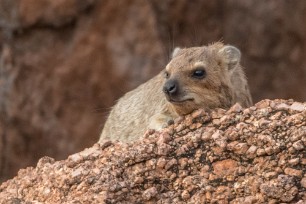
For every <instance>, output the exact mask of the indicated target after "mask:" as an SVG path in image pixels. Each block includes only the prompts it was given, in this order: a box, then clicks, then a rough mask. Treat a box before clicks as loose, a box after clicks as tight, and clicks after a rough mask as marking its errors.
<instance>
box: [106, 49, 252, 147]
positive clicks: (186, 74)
mask: <svg viewBox="0 0 306 204" xmlns="http://www.w3.org/2000/svg"><path fill="white" fill-rule="evenodd" d="M198 67H202V68H203V67H204V68H205V71H206V77H205V78H203V79H195V78H192V77H191V75H192V73H193V72H194V70H195V69H197V68H198ZM166 73H167V74H166ZM165 75H166V76H167V77H165ZM170 79H171V80H176V81H177V82H178V85H179V93H178V94H177V96H175V98H174V99H175V100H176V101H179V102H178V103H174V102H173V103H172V102H169V101H168V100H167V98H166V97H165V94H164V93H163V91H162V88H163V86H164V84H165V82H166V81H167V80H170ZM236 102H238V103H240V104H241V105H242V106H243V107H248V106H250V105H252V99H251V96H250V92H249V88H248V84H247V80H246V77H245V74H244V71H243V69H242V67H241V66H240V52H239V50H238V49H237V48H235V47H232V46H224V45H223V44H222V43H215V44H212V45H209V46H203V47H192V48H186V49H180V50H178V51H177V50H176V51H175V54H174V56H173V59H172V60H171V61H170V62H169V64H168V65H167V66H166V68H165V70H163V71H162V72H161V73H159V74H158V75H157V76H155V77H154V78H152V79H151V80H149V81H148V82H146V83H144V84H142V85H140V86H139V87H137V88H136V89H134V90H132V91H130V92H128V93H127V94H125V95H124V96H123V97H122V98H121V99H120V100H119V101H118V103H117V104H116V105H115V106H114V107H113V109H112V111H111V113H110V115H109V117H108V119H107V121H106V123H105V125H104V129H103V131H102V134H101V136H100V142H101V141H103V140H105V139H110V140H120V141H123V142H129V141H133V140H136V139H138V138H140V137H141V136H142V135H143V134H144V132H145V130H146V129H148V128H153V129H161V128H162V127H163V126H165V125H166V124H167V122H168V121H169V120H171V119H175V118H176V117H178V116H180V115H185V114H188V113H190V112H192V111H193V110H195V109H198V108H204V109H214V108H217V107H220V108H229V107H230V106H232V105H233V104H235V103H236Z"/></svg>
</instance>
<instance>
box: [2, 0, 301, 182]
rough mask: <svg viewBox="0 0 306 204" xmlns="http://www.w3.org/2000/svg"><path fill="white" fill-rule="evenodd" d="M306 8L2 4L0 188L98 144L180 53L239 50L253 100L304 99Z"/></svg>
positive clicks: (296, 1) (95, 0) (232, 2)
mask: <svg viewBox="0 0 306 204" xmlns="http://www.w3.org/2000/svg"><path fill="white" fill-rule="evenodd" d="M305 10H306V1H300V0H290V1H286V0H270V1H268V2H267V1H264V0H258V1H245V0H216V1H203V0H193V1H192V2H191V1H190V0H180V1H177V0H163V1H161V0H150V1H142V0H121V1H119V2H118V1H114V0H103V1H102V0H0V181H2V180H6V179H8V178H12V177H13V176H14V175H16V173H17V170H18V169H20V168H21V167H26V166H29V165H34V164H35V163H37V160H38V159H39V158H40V157H42V156H45V155H48V156H51V157H54V158H56V160H59V159H63V158H66V157H67V156H68V155H69V154H72V153H74V152H78V151H80V150H82V149H84V148H85V147H89V146H92V145H93V144H94V143H95V142H96V141H97V140H98V137H99V133H100V131H101V129H102V126H103V122H104V118H105V116H106V114H107V113H108V110H109V108H110V107H111V106H112V105H113V104H114V101H115V100H116V99H117V98H119V97H120V96H121V95H122V94H124V93H125V92H126V91H128V90H130V89H132V88H134V87H135V86H137V85H138V84H140V83H142V82H144V81H145V80H147V79H149V78H151V77H152V76H153V75H154V74H156V73H157V72H159V70H161V69H162V68H163V67H164V66H165V65H166V63H167V57H168V55H169V53H170V52H171V51H172V49H173V47H174V46H183V47H184V46H187V47H190V46H199V45H202V44H207V43H211V42H213V41H218V40H223V41H224V42H225V43H229V44H233V45H236V46H237V47H239V48H240V49H241V51H242V54H243V55H242V59H243V63H242V64H243V66H244V67H246V72H247V76H248V78H249V83H250V87H251V91H252V95H253V97H254V101H259V100H260V99H264V98H293V99H295V100H298V101H305V100H306V92H305V88H304V87H306V56H305V55H306V46H305V42H306V27H305V26H304V24H305V21H306V12H305Z"/></svg>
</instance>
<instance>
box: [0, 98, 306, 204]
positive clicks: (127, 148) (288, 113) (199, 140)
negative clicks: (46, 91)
mask: <svg viewBox="0 0 306 204" xmlns="http://www.w3.org/2000/svg"><path fill="white" fill-rule="evenodd" d="M293 103H294V102H293V101H288V102H286V101H284V100H273V101H269V100H265V101H264V102H263V103H260V104H261V105H260V106H257V108H256V109H254V107H250V108H249V110H251V109H252V115H253V116H254V117H252V119H250V118H248V117H245V115H249V112H250V111H244V110H242V111H238V112H226V111H220V110H216V111H213V112H211V113H210V115H211V117H209V118H210V120H208V121H207V119H206V123H205V124H204V125H202V126H201V127H199V128H198V129H195V130H193V131H185V132H184V134H183V133H182V132H179V131H178V129H180V130H181V127H182V126H184V127H185V128H187V129H189V126H192V125H193V124H195V123H197V120H193V119H191V118H193V117H196V118H198V119H200V120H201V117H207V115H206V114H199V112H196V113H194V114H191V115H188V116H186V117H185V119H182V120H180V121H179V124H177V123H174V124H173V128H174V130H173V131H172V132H171V133H170V132H169V129H167V128H166V129H164V130H162V131H157V132H152V133H151V135H150V138H143V139H141V140H139V141H135V142H133V143H132V144H123V143H120V142H112V143H109V144H108V145H107V147H105V145H103V144H95V145H94V146H93V147H91V148H87V149H85V150H83V151H81V152H79V153H77V154H74V155H71V156H69V157H68V158H67V159H66V160H61V161H55V160H54V159H52V158H50V157H44V158H42V159H41V160H40V161H39V162H38V164H37V167H36V168H33V167H30V168H27V169H22V170H20V171H19V173H18V175H17V176H16V177H15V178H13V179H11V180H8V181H7V182H4V183H2V185H1V186H0V203H10V202H19V203H26V202H41V203H63V202H66V203H74V202H83V203H92V202H97V201H99V202H100V203H174V202H176V203H189V202H193V203H197V202H200V203H201V202H206V203H207V202H211V203H229V202H232V203H282V202H290V203H303V202H305V201H306V200H305V195H306V191H305V189H306V188H305V186H306V182H305V181H306V180H305V175H306V169H305V163H306V160H305V159H304V158H303V156H304V154H305V153H304V151H302V150H303V149H301V148H300V146H301V144H303V142H304V137H303V136H302V133H303V131H304V130H305V127H306V120H305V119H304V118H303V117H300V116H304V115H305V110H295V111H294V112H292V110H290V109H279V107H280V104H282V105H281V106H283V107H284V104H285V105H286V106H287V105H288V106H291V105H290V104H293ZM271 104H273V107H272V106H270V105H271ZM303 105H305V103H304V104H303ZM263 109H264V110H265V111H266V113H265V114H262V113H263V111H262V110H263ZM275 114H279V116H280V117H277V118H275V119H274V120H272V119H271V116H272V115H275ZM212 115H214V116H215V117H217V116H218V117H220V118H222V117H227V116H229V115H231V116H232V117H235V118H237V120H235V121H233V123H232V124H228V123H227V120H223V121H220V124H219V126H216V124H214V126H212V124H213V123H214V121H213V120H214V119H213V117H212ZM293 115H294V117H295V118H296V119H295V120H292V121H290V123H289V120H288V118H292V116H293ZM267 118H270V120H272V121H271V122H272V123H273V122H275V121H277V122H278V123H279V125H278V126H275V125H273V126H256V127H255V126H254V124H257V123H258V121H261V120H266V119H267ZM245 120H249V122H248V123H246V122H245ZM190 123H191V124H190ZM223 123H226V124H227V126H225V124H223ZM187 124H189V125H187ZM238 124H240V125H238ZM241 124H243V125H241ZM220 127H227V128H223V129H222V131H221V130H220ZM238 127H240V128H242V129H243V131H240V129H239V128H238ZM251 127H252V128H251ZM279 127H282V128H279ZM254 128H255V129H254ZM234 129H236V130H237V131H233V130H234ZM208 133H210V136H207V134H208ZM292 138H293V139H292ZM220 141H223V142H224V144H226V145H225V146H224V148H221V146H220ZM228 141H230V142H228ZM222 144H223V143H222ZM290 149H291V150H290ZM16 192H19V193H18V194H17V193H16Z"/></svg>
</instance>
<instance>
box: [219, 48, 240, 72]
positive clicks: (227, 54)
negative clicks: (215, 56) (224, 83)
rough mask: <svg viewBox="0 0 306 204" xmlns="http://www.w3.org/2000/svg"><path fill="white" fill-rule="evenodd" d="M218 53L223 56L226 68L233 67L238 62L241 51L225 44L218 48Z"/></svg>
mask: <svg viewBox="0 0 306 204" xmlns="http://www.w3.org/2000/svg"><path fill="white" fill-rule="evenodd" d="M219 53H221V54H222V55H223V57H224V58H225V62H226V63H227V64H228V69H229V70H232V69H234V68H235V67H236V66H237V65H238V64H239V62H240V57H241V53H240V51H239V49H238V48H236V47H234V46H231V45H226V46H224V47H223V48H221V49H220V50H219Z"/></svg>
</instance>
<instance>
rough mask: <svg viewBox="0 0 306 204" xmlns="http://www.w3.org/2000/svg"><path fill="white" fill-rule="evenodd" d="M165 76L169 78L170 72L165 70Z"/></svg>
mask: <svg viewBox="0 0 306 204" xmlns="http://www.w3.org/2000/svg"><path fill="white" fill-rule="evenodd" d="M164 77H165V78H166V79H168V78H169V72H167V71H165V72H164Z"/></svg>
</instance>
